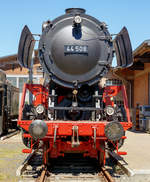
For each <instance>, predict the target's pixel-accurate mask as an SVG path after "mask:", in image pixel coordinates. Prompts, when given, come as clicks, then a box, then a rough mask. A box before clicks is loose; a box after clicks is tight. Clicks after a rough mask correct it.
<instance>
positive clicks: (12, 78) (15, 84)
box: [7, 77, 17, 87]
mask: <svg viewBox="0 0 150 182" xmlns="http://www.w3.org/2000/svg"><path fill="white" fill-rule="evenodd" d="M7 79H8V80H9V81H10V83H11V84H12V85H13V86H15V87H17V78H16V77H7Z"/></svg>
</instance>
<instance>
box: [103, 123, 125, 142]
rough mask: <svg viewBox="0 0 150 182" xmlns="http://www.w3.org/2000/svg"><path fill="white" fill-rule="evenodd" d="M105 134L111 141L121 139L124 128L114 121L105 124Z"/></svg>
mask: <svg viewBox="0 0 150 182" xmlns="http://www.w3.org/2000/svg"><path fill="white" fill-rule="evenodd" d="M105 136H106V137H107V138H108V139H109V140H111V141H117V140H120V139H121V137H122V136H124V129H123V127H122V125H121V124H120V123H119V122H117V121H112V122H110V123H108V124H107V125H106V126H105Z"/></svg>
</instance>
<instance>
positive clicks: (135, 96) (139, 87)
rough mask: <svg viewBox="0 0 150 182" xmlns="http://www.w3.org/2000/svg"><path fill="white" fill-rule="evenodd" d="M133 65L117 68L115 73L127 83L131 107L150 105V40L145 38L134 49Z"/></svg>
mask: <svg viewBox="0 0 150 182" xmlns="http://www.w3.org/2000/svg"><path fill="white" fill-rule="evenodd" d="M133 61H134V62H133V65H132V66H131V67H129V68H124V69H116V70H115V74H117V75H118V76H120V78H122V79H123V80H124V81H125V83H126V84H127V92H128V99H129V106H130V108H136V106H137V104H139V105H150V40H145V41H144V42H143V43H142V44H141V45H140V46H139V47H137V48H136V49H135V50H134V51H133Z"/></svg>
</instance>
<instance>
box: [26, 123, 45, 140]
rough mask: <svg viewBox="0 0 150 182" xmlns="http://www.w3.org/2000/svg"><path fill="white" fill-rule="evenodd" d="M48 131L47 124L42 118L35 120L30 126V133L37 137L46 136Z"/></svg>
mask: <svg viewBox="0 0 150 182" xmlns="http://www.w3.org/2000/svg"><path fill="white" fill-rule="evenodd" d="M47 131H48V127H47V124H46V123H45V122H44V121H42V120H34V121H32V123H31V124H30V126H29V133H30V135H31V136H32V137H33V138H35V139H40V138H43V137H45V135H46V134H47Z"/></svg>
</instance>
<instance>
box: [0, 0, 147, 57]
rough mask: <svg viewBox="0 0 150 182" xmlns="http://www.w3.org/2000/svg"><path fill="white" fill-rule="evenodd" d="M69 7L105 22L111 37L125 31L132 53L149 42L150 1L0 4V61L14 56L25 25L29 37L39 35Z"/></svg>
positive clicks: (20, 0) (17, 0)
mask: <svg viewBox="0 0 150 182" xmlns="http://www.w3.org/2000/svg"><path fill="white" fill-rule="evenodd" d="M70 7H73V8H75V7H79V8H84V9H86V11H87V14H89V15H91V16H94V17H96V18H97V19H99V20H100V21H104V22H106V24H107V25H108V28H109V31H110V33H118V32H119V31H120V29H121V28H122V27H123V26H124V25H125V26H126V27H127V28H128V31H129V34H130V38H131V43H132V47H133V50H134V49H135V48H136V47H137V46H138V45H140V44H141V43H142V42H143V41H144V40H146V39H150V10H149V9H150V0H142V1H140V0H122V1H121V0H105V1H104V0H103V1H101V0H53V1H52V0H43V1H42V0H1V2H0V57H2V56H7V55H10V54H15V53H17V50H18V42H19V38H20V33H21V30H22V28H23V26H24V25H25V24H27V25H28V27H29V28H30V30H31V32H32V33H41V24H42V22H43V21H46V20H48V19H50V20H53V19H54V18H56V17H57V16H60V15H62V14H64V10H65V9H66V8H70Z"/></svg>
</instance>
